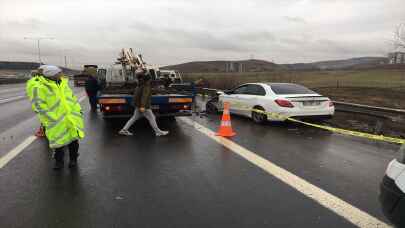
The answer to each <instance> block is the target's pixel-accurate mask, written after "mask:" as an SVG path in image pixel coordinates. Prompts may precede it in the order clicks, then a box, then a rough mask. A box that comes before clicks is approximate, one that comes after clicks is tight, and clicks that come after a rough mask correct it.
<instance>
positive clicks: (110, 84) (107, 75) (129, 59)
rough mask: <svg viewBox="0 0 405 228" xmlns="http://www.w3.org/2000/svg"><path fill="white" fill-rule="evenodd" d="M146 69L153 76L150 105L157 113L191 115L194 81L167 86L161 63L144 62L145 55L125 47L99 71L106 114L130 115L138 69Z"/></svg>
mask: <svg viewBox="0 0 405 228" xmlns="http://www.w3.org/2000/svg"><path fill="white" fill-rule="evenodd" d="M138 68H142V69H144V70H145V71H146V72H147V74H149V75H150V77H151V79H152V97H151V109H152V111H153V112H154V113H155V115H156V116H157V117H169V118H174V117H176V116H191V115H192V108H193V107H194V105H193V103H194V99H195V90H194V88H193V85H192V84H190V83H189V84H187V83H176V84H171V85H169V86H168V87H167V86H164V82H163V81H162V80H161V77H160V70H159V68H158V67H155V66H151V65H148V64H146V63H145V62H144V60H143V58H142V55H139V54H135V53H134V52H133V51H132V49H131V48H130V49H125V48H123V49H122V50H121V52H120V54H119V57H118V58H117V61H116V62H115V63H114V64H112V65H111V66H110V67H107V68H106V69H102V71H101V72H98V74H97V75H98V80H99V82H100V85H101V88H102V89H101V91H100V93H99V95H98V97H97V101H98V104H99V109H100V111H101V113H102V114H103V117H104V118H125V117H130V116H131V115H132V114H133V111H134V105H133V93H134V91H135V88H136V86H137V80H136V77H135V70H136V69H138Z"/></svg>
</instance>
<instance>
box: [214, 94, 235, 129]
mask: <svg viewBox="0 0 405 228" xmlns="http://www.w3.org/2000/svg"><path fill="white" fill-rule="evenodd" d="M217 135H218V136H222V137H231V136H234V135H236V133H235V132H234V131H233V130H232V124H231V115H230V114H229V103H228V102H224V112H223V114H222V119H221V126H220V127H219V130H218V132H217Z"/></svg>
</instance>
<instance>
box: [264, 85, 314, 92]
mask: <svg viewBox="0 0 405 228" xmlns="http://www.w3.org/2000/svg"><path fill="white" fill-rule="evenodd" d="M269 86H270V87H271V90H273V92H274V93H275V94H314V93H315V92H314V91H312V90H310V89H308V88H306V87H304V86H301V85H297V84H281V83H280V84H276V83H270V84H269ZM315 94H316V93H315Z"/></svg>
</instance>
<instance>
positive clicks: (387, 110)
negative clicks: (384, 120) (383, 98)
mask: <svg viewBox="0 0 405 228" xmlns="http://www.w3.org/2000/svg"><path fill="white" fill-rule="evenodd" d="M333 103H335V105H339V106H346V107H353V108H358V109H367V110H373V111H378V112H384V113H393V114H405V110H404V109H394V108H385V107H377V106H370V105H363V104H354V103H349V102H342V101H334V102H333Z"/></svg>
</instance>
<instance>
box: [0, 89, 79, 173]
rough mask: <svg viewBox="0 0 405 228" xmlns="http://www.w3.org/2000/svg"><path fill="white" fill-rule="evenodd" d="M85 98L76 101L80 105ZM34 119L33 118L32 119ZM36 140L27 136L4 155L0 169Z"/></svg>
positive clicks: (34, 137) (0, 159) (0, 160)
mask: <svg viewBox="0 0 405 228" xmlns="http://www.w3.org/2000/svg"><path fill="white" fill-rule="evenodd" d="M85 98H86V96H82V97H80V98H79V99H78V101H79V103H81V102H82V101H83V100H84V99H85ZM33 118H35V117H33ZM37 139H38V138H37V137H36V136H34V135H31V136H28V138H26V139H25V140H24V141H23V142H22V143H20V144H19V145H18V146H16V147H15V148H14V149H12V150H11V151H9V152H8V153H6V154H5V155H4V156H3V157H1V158H0V169H2V168H3V167H4V166H6V165H7V164H8V163H9V162H10V161H11V160H13V159H14V158H15V157H16V156H17V155H19V154H20V153H21V152H22V151H24V149H25V148H27V147H28V146H29V145H31V144H32V143H33V142H35V140H37Z"/></svg>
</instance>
